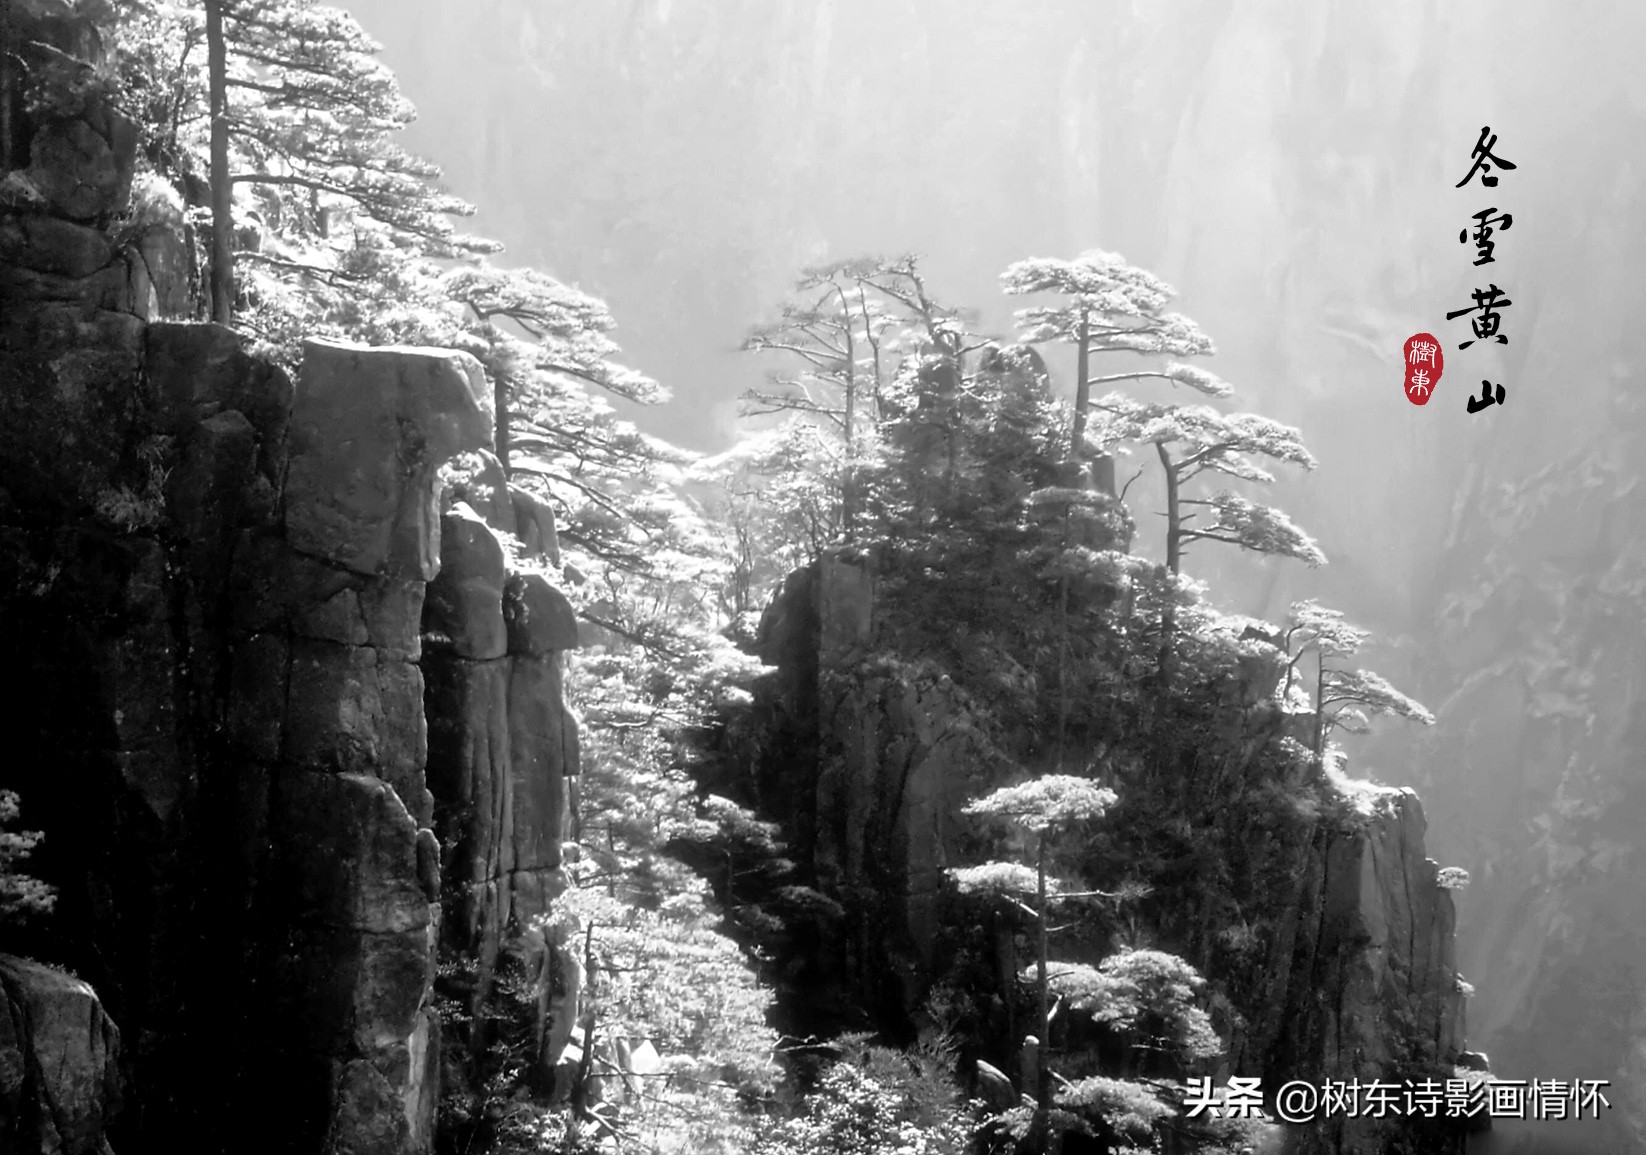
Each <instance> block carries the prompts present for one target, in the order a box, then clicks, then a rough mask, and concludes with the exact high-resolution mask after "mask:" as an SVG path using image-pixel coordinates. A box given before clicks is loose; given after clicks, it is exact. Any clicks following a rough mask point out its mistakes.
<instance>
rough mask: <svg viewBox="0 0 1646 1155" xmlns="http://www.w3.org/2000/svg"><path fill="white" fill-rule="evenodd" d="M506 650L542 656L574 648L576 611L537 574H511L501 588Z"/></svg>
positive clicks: (547, 580) (545, 579)
mask: <svg viewBox="0 0 1646 1155" xmlns="http://www.w3.org/2000/svg"><path fill="white" fill-rule="evenodd" d="M503 619H504V621H505V622H507V624H508V631H509V653H511V654H520V655H523V656H527V657H534V658H540V657H546V656H547V655H549V654H553V653H558V652H560V651H562V650H575V649H577V611H575V610H573V609H572V604H571V602H569V601H567V600H566V595H565V594H563V593H561V592H560V591H559V590H557V589H555V588H554V586H552V585H550V584H549V579H548V578H547V577H545V576H544V575H542V574H540V573H524V574H513V575H511V576H510V577H509V580H508V584H507V586H506V587H505V589H504V602H503Z"/></svg>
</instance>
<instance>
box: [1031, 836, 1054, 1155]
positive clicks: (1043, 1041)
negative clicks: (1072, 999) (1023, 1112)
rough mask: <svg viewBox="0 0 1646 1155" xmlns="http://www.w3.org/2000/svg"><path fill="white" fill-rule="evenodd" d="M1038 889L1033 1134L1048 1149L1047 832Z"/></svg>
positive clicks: (1037, 869) (1042, 838) (1039, 862)
mask: <svg viewBox="0 0 1646 1155" xmlns="http://www.w3.org/2000/svg"><path fill="white" fill-rule="evenodd" d="M1035 891H1036V895H1037V897H1038V902H1037V904H1036V906H1035V915H1036V918H1035V924H1036V926H1035V929H1036V932H1037V935H1038V942H1037V944H1036V946H1037V949H1036V956H1037V957H1036V959H1035V986H1036V987H1037V988H1038V992H1039V995H1040V1006H1039V1013H1038V1014H1037V1015H1036V1018H1037V1019H1038V1020H1039V1027H1038V1028H1037V1029H1038V1030H1039V1031H1040V1049H1039V1050H1038V1051H1037V1052H1036V1054H1035V1112H1034V1129H1033V1132H1032V1133H1033V1134H1034V1135H1036V1136H1038V1139H1039V1147H1038V1149H1039V1150H1042V1151H1043V1150H1045V1149H1046V1144H1047V1139H1048V1138H1049V1136H1048V1134H1047V1132H1048V1130H1049V1124H1050V1122H1051V1115H1050V1108H1051V1102H1050V1100H1051V1093H1052V1092H1051V1085H1050V1084H1051V1073H1050V1065H1049V1064H1048V1062H1047V1055H1046V1052H1047V1050H1048V1049H1049V1048H1050V1046H1051V1022H1052V1010H1051V1002H1052V1000H1051V990H1050V987H1049V986H1048V984H1047V979H1046V954H1047V950H1046V938H1047V933H1046V835H1045V834H1044V833H1042V834H1041V836H1040V853H1039V854H1038V855H1037V856H1036V865H1035Z"/></svg>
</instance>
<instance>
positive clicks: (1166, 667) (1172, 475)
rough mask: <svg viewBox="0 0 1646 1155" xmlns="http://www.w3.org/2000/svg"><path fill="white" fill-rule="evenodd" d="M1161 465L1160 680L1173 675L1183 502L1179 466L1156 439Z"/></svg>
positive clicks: (1156, 450)
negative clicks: (1163, 584) (1163, 543)
mask: <svg viewBox="0 0 1646 1155" xmlns="http://www.w3.org/2000/svg"><path fill="white" fill-rule="evenodd" d="M1155 452H1156V453H1158V454H1159V455H1160V467H1161V469H1163V470H1165V472H1166V596H1165V603H1164V604H1163V605H1162V607H1161V610H1160V681H1161V684H1162V685H1163V686H1164V685H1165V684H1166V683H1167V682H1168V680H1169V679H1170V678H1171V664H1172V651H1173V649H1174V648H1175V643H1176V638H1175V634H1176V633H1177V575H1178V573H1179V572H1180V571H1181V569H1182V567H1183V520H1182V506H1181V505H1180V504H1179V502H1178V495H1177V470H1176V468H1175V467H1174V466H1173V463H1172V455H1171V454H1169V453H1167V452H1166V447H1165V446H1164V445H1162V444H1160V442H1158V441H1157V442H1155Z"/></svg>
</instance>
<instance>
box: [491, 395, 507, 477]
mask: <svg viewBox="0 0 1646 1155" xmlns="http://www.w3.org/2000/svg"><path fill="white" fill-rule="evenodd" d="M492 408H493V409H494V410H496V415H497V421H496V424H495V426H494V427H493V430H492V446H493V449H494V450H495V452H496V453H497V460H498V462H499V464H501V465H502V466H503V479H504V480H505V481H507V480H508V478H509V416H510V415H509V387H508V382H507V381H506V380H505V379H504V377H503V374H501V373H498V374H496V375H495V376H494V378H493V385H492Z"/></svg>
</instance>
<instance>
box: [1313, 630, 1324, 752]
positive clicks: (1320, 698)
mask: <svg viewBox="0 0 1646 1155" xmlns="http://www.w3.org/2000/svg"><path fill="white" fill-rule="evenodd" d="M1319 657H1320V664H1319V665H1317V666H1316V667H1315V761H1316V762H1319V761H1320V760H1321V758H1322V756H1323V755H1324V754H1325V752H1326V652H1325V651H1324V650H1322V651H1320V655H1319Z"/></svg>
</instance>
